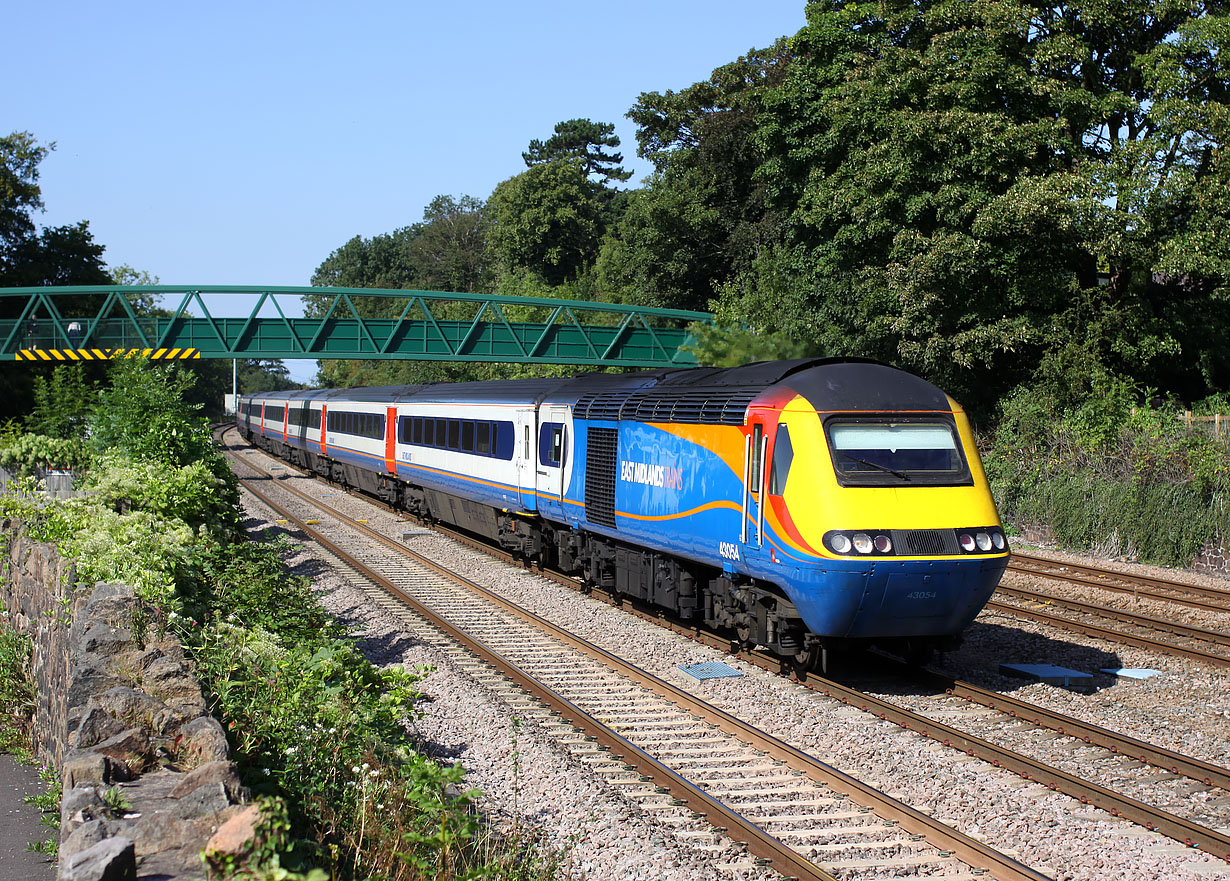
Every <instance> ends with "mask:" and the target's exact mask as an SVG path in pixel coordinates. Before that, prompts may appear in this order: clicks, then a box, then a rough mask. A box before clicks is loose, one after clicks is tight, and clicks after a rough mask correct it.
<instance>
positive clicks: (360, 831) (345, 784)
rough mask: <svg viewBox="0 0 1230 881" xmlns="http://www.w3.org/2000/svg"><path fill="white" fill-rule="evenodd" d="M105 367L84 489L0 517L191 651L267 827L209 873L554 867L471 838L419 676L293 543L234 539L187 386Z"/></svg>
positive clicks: (161, 374) (8, 505) (396, 874)
mask: <svg viewBox="0 0 1230 881" xmlns="http://www.w3.org/2000/svg"><path fill="white" fill-rule="evenodd" d="M113 378H114V379H115V381H116V382H117V383H118V384H117V385H116V386H114V387H113V388H111V389H108V390H105V391H104V392H103V393H101V398H102V406H101V407H99V408H98V409H96V410H94V411H92V412H93V417H92V418H93V419H94V421H93V422H92V423H91V424H92V425H93V427H94V433H93V436H92V438H91V442H92V443H93V444H94V445H95V446H96V447H98V448H99V450H100V458H99V460H98V463H97V464H96V465H95V467H94V468H93V470H92V472H91V474H90V476H89V478H88V480H87V482H86V484H85V486H86V488H87V489H88V490H89V491H90V493H89V494H88V495H87V496H84V497H80V498H74V499H70V500H67V501H60V502H57V501H53V500H47V499H43V498H40V497H38V496H37V495H36V494H34V493H24V492H18V493H12V494H8V495H5V496H0V516H8V517H13V518H15V519H20V520H23V521H24V522H25V523H26V524H27V525H28V528H29V530H30V533H31V536H32V537H33V538H36V539H38V540H42V541H50V542H53V543H55V544H57V545H58V546H59V548H60V550H61V552H62V553H64V554H65V555H66V556H69V557H72V558H75V560H76V563H77V572H78V577H79V578H80V579H81V580H82V581H85V582H87V583H89V582H93V581H118V582H125V583H128V584H131V585H133V586H134V588H135V589H136V590H137V592H138V594H139V595H140V596H141V597H142V598H143V599H145V600H146V601H148V602H149V603H151V604H152V605H153V606H154V615H153V618H154V620H153V622H152V623H154V624H156V625H157V626H158V627H160V628H162V627H167V628H172V629H174V630H175V631H176V632H177V633H178V634H179V635H180V637H181V639H182V642H183V644H184V646H185V648H186V649H187V651H188V652H189V653H190V654H191V655H192V657H193V659H194V661H195V663H196V665H197V671H198V674H199V676H200V679H201V683H202V687H203V690H204V692H205V694H206V696H207V698H208V699H209V700H210V701H211V703H212V709H213V711H214V713H215V715H216V716H217V717H218V718H219V719H220V720H221V721H222V723H223V725H224V727H225V728H226V730H227V732H228V736H229V738H230V740H231V743H232V747H233V758H234V760H235V761H236V762H237V763H238V764H239V766H240V768H241V770H242V772H243V774H244V778H245V782H246V783H247V784H248V785H249V786H251V787H252V788H253V789H254V791H256V792H257V793H258V795H259V796H260V797H261V800H262V801H261V804H262V807H263V816H264V820H265V822H264V843H263V844H262V845H261V847H260V848H259V850H258V852H257V854H256V858H255V860H254V861H253V863H252V864H250V865H247V866H243V867H239V866H235V865H233V864H226V865H217V866H213V867H212V870H213V871H217V872H221V873H224V874H225V873H228V872H234V871H242V872H243V873H244V874H245V875H247V876H250V877H253V878H261V877H264V878H269V879H286V881H291V879H308V881H312V879H319V878H321V877H323V876H322V873H321V872H320V871H319V869H320V868H324V869H326V870H327V872H326V873H325V876H327V877H332V878H337V879H360V878H387V879H420V878H453V877H457V878H461V877H477V876H478V875H480V874H481V875H484V876H486V877H493V878H500V877H508V878H513V877H515V878H518V879H529V878H551V877H554V876H555V874H556V871H557V862H556V861H555V860H554V859H553V858H551V857H549V856H547V857H544V856H542V855H541V854H540V853H539V852H538V850H537V848H535V847H534V845H533V843H532V842H513V843H505V842H499V841H497V840H495V839H492V838H483V836H482V835H480V834H479V832H480V829H479V824H478V822H477V820H476V817H475V814H474V811H473V807H472V802H471V799H472V796H471V795H470V794H468V793H462V792H460V791H459V790H458V787H459V786H460V784H461V782H462V779H463V771H462V769H461V767H460V766H451V767H448V766H442V765H439V764H437V763H435V762H433V761H431V760H429V759H428V758H426V757H424V756H422V755H420V754H418V753H416V752H415V751H414V749H413V748H412V745H411V743H410V741H409V739H408V736H407V729H406V725H407V722H408V720H410V719H412V718H413V717H414V715H415V712H416V709H415V705H416V702H417V701H418V700H419V697H420V695H419V693H418V691H417V689H416V686H415V683H416V682H417V678H418V674H416V673H409V672H407V671H405V670H401V669H399V668H392V669H379V668H377V667H375V666H373V665H372V664H371V663H369V662H368V661H367V660H366V659H365V658H364V657H363V656H362V654H360V653H359V651H358V650H357V649H356V648H355V646H354V645H353V643H352V641H351V640H350V639H349V637H348V636H347V635H346V633H345V631H344V629H343V628H342V627H341V626H340V625H339V624H337V623H336V622H335V620H334V619H333V618H332V617H331V616H330V615H329V614H328V613H327V612H326V611H325V610H324V608H323V607H322V606H321V605H320V603H319V601H318V600H317V598H316V596H315V595H314V594H313V592H312V590H311V586H310V584H309V582H308V581H307V580H306V579H303V578H293V577H289V576H288V575H287V574H286V572H285V570H284V565H283V562H282V555H283V553H285V551H286V550H287V547H288V546H287V545H284V544H281V543H275V544H266V545H257V544H254V543H250V542H248V541H246V539H245V537H244V536H242V534H241V530H240V526H239V524H240V522H241V520H240V508H239V495H238V489H237V486H238V485H237V482H236V481H235V478H234V476H233V475H232V474H231V473H230V470H229V467H228V466H227V465H226V463H225V460H224V459H223V458H222V456H221V453H220V452H219V451H218V449H217V448H216V447H215V446H214V445H213V443H212V440H211V439H210V437H209V433H208V429H207V427H206V426H205V424H204V422H203V421H202V420H199V419H196V418H195V416H194V415H193V413H192V410H191V408H189V407H186V406H185V405H183V404H182V402H181V401H179V400H178V396H179V395H181V394H182V392H183V390H184V389H185V388H186V385H185V381H184V379H183V378H182V377H180V376H178V374H176V373H175V371H173V370H168V369H165V368H157V367H155V368H150V367H148V366H147V365H146V366H143V365H141V364H139V363H136V362H134V363H132V364H127V363H125V364H121V365H120V367H119V368H118V370H117V371H116V372H115V373H114V374H113ZM125 384H127V385H125ZM6 436H10V435H8V434H6ZM31 443H34V442H31ZM40 443H41V441H40ZM18 488H19V489H32V481H30V480H29V479H28V478H27V479H25V480H24V483H23V482H22V481H19V487H18ZM6 640H7V637H6V636H5V635H4V633H3V631H2V629H0V676H3V677H4V685H2V686H0V703H2V702H3V701H4V700H5V699H6V698H5V695H7V694H8V692H5V691H3V690H2V689H3V688H4V687H5V686H7V687H8V688H9V689H10V690H12V691H13V694H12V696H11V697H12V700H13V702H14V706H20V705H21V703H22V701H23V700H25V701H28V697H22V695H25V694H28V693H27V692H21V691H20V682H19V681H18V680H17V679H16V677H15V676H10V675H8V671H7V669H4V665H5V663H6V661H11V662H12V664H13V665H18V662H19V661H20V657H21V656H20V650H21V646H20V644H18V643H13V644H12V645H10V644H9V643H8V642H7V641H6ZM493 841H495V842H496V843H495V844H494V845H493V844H492V842H493Z"/></svg>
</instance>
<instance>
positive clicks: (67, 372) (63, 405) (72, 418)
mask: <svg viewBox="0 0 1230 881" xmlns="http://www.w3.org/2000/svg"><path fill="white" fill-rule="evenodd" d="M97 394H98V392H97V389H96V387H95V384H94V383H93V382H92V381H91V379H90V377H89V376H88V375H87V365H86V364H84V363H82V362H80V361H78V362H76V363H73V364H58V365H56V367H55V369H54V370H53V371H52V373H51V376H50V378H47V377H43V376H36V377H34V410H33V411H32V412H31V413H30V418H29V419H28V420H27V422H26V428H27V430H28V431H30V432H32V433H34V434H41V435H45V436H47V437H56V438H64V439H80V438H82V437H83V436H84V434H85V425H86V423H87V422H88V421H89V418H90V414H91V412H92V410H93V407H94V401H95V398H96V397H97Z"/></svg>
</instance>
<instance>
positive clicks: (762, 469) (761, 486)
mask: <svg viewBox="0 0 1230 881" xmlns="http://www.w3.org/2000/svg"><path fill="white" fill-rule="evenodd" d="M769 415H770V414H763V413H758V412H756V411H752V413H751V414H750V416H749V419H748V428H749V429H750V431H749V432H748V433H747V436H746V437H745V438H744V441H743V505H742V509H743V523H742V526H741V528H740V531H739V540H740V541H741V542H742V543H743V544H744V545H748V546H755V547H760V546H761V545H763V544H764V505H765V503H766V502H767V499H766V498H765V495H766V486H765V481H766V479H767V476H768V468H767V466H766V463H765V460H766V459H767V458H768V452H769V433H768V427H769V424H770V422H771V421H776V420H770V419H769V418H768V416H769Z"/></svg>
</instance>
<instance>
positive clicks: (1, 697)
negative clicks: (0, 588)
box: [0, 606, 34, 753]
mask: <svg viewBox="0 0 1230 881" xmlns="http://www.w3.org/2000/svg"><path fill="white" fill-rule="evenodd" d="M29 661H30V639H29V638H28V637H26V636H24V635H23V634H21V633H18V632H17V631H16V630H14V629H13V628H12V627H11V626H10V623H9V616H8V611H7V610H6V609H5V608H4V607H3V606H0V753H11V752H15V751H18V752H20V751H24V750H25V749H28V747H29V743H27V741H26V730H27V726H28V725H29V723H30V714H31V712H33V710H34V685H33V683H31V681H30V674H29Z"/></svg>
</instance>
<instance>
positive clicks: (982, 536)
mask: <svg viewBox="0 0 1230 881" xmlns="http://www.w3.org/2000/svg"><path fill="white" fill-rule="evenodd" d="M974 541H976V542H977V543H978V550H980V551H989V550H991V536H989V535H988V534H987V533H985V532H980V533H978V534H977V535H975V536H974Z"/></svg>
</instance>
